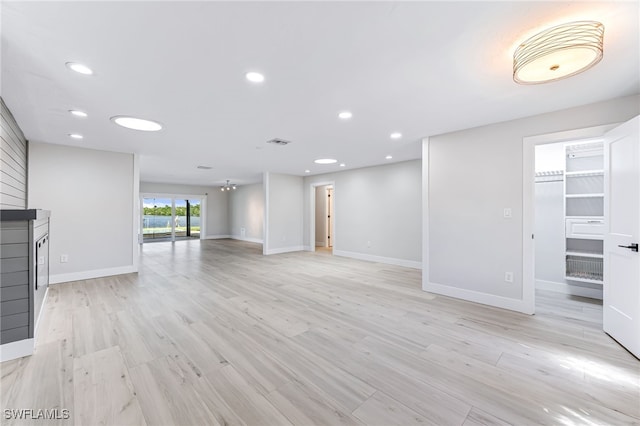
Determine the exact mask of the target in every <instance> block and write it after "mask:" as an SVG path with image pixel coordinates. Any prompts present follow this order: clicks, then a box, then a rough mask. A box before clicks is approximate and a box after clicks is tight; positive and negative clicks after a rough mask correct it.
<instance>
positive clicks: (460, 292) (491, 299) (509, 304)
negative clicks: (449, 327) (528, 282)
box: [423, 283, 532, 314]
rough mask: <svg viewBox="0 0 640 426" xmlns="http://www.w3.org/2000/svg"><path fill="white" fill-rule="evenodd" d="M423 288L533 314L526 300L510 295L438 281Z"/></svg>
mask: <svg viewBox="0 0 640 426" xmlns="http://www.w3.org/2000/svg"><path fill="white" fill-rule="evenodd" d="M423 290H425V291H428V292H431V293H436V294H441V295H444V296H449V297H455V298H456V299H462V300H467V301H469V302H474V303H481V304H483V305H488V306H494V307H496V308H502V309H509V310H511V311H516V312H522V313H523V314H532V312H530V311H529V310H528V306H526V304H525V303H524V301H523V300H520V299H511V298H508V297H503V296H496V295H494V294H489V293H480V292H477V291H473V290H467V289H464V288H459V287H452V286H449V285H443V284H437V283H428V284H427V285H426V288H425V287H423Z"/></svg>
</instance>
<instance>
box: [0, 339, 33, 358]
mask: <svg viewBox="0 0 640 426" xmlns="http://www.w3.org/2000/svg"><path fill="white" fill-rule="evenodd" d="M34 347H35V339H24V340H18V341H17V342H11V343H5V344H4V345H0V362H5V361H11V360H12V359H16V358H22V357H23V356H29V355H33V349H34Z"/></svg>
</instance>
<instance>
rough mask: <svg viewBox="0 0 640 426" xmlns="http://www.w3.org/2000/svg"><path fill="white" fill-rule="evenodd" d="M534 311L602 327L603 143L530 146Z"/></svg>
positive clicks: (592, 141) (561, 143)
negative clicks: (532, 150)
mask: <svg viewBox="0 0 640 426" xmlns="http://www.w3.org/2000/svg"><path fill="white" fill-rule="evenodd" d="M534 186H535V190H534V198H535V201H534V204H535V220H534V235H535V240H534V242H535V267H534V269H535V291H536V293H535V301H536V304H535V309H536V312H538V313H545V314H548V315H561V316H563V317H570V318H574V319H575V320H577V321H581V322H582V323H584V324H585V325H586V324H589V325H590V327H592V328H593V329H596V330H598V329H602V296H603V282H604V281H603V258H604V256H603V238H604V234H603V233H601V232H600V231H601V230H602V229H603V225H604V217H603V215H604V195H605V194H604V192H605V190H604V146H603V142H602V140H600V139H587V140H579V141H567V142H556V143H549V144H540V145H536V146H535V184H534Z"/></svg>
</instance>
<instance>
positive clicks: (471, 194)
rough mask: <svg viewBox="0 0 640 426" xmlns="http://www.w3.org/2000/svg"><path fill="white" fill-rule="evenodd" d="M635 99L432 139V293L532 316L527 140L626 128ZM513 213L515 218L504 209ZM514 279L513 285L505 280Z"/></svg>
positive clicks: (637, 106) (428, 283)
mask: <svg viewBox="0 0 640 426" xmlns="http://www.w3.org/2000/svg"><path fill="white" fill-rule="evenodd" d="M639 101H640V97H639V96H637V95H636V96H630V97H625V98H620V99H614V100H610V101H606V102H600V103H596V104H592V105H586V106H582V107H578V108H572V109H568V110H563V111H557V112H553V113H547V114H542V115H538V116H533V117H527V118H523V119H518V120H512V121H508V122H503V123H498V124H492V125H488V126H483V127H478V128H474V129H468V130H463V131H459V132H454V133H448V134H444V135H438V136H431V137H429V138H428V139H427V140H425V142H424V144H425V147H424V148H423V152H426V153H427V154H426V155H427V156H428V164H426V165H425V175H426V182H425V185H423V196H424V197H428V205H429V210H428V214H427V215H425V223H426V224H428V227H426V226H425V241H426V242H427V244H428V246H427V247H428V254H427V259H426V261H425V262H424V263H423V268H424V269H425V270H427V273H423V288H424V289H425V290H427V291H432V292H436V293H441V294H446V295H450V296H454V297H460V298H464V299H468V300H473V301H476V302H481V303H487V304H491V305H495V306H501V307H504V308H508V309H514V310H520V311H522V312H526V311H527V310H526V309H525V305H524V303H523V294H522V293H523V288H522V270H523V261H522V247H523V240H522V226H523V220H522V218H523V213H522V203H523V188H522V173H523V172H522V170H523V168H522V155H523V142H522V140H523V137H525V136H533V135H541V134H546V133H553V132H560V131H565V130H571V129H580V128H585V127H592V126H597V125H602V124H608V123H616V122H623V121H626V120H628V119H630V118H631V117H633V116H635V115H637V114H638V113H639V112H640V111H639V110H640V102H639ZM506 207H509V208H511V209H512V212H513V217H512V218H511V219H505V218H503V209H504V208H506ZM507 271H509V272H513V273H514V282H513V283H507V282H505V280H504V276H505V272H507Z"/></svg>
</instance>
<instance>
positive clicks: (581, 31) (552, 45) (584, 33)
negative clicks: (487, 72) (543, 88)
mask: <svg viewBox="0 0 640 426" xmlns="http://www.w3.org/2000/svg"><path fill="white" fill-rule="evenodd" d="M603 40H604V25H603V24H602V23H601V22H597V21H576V22H570V23H567V24H562V25H558V26H555V27H552V28H549V29H547V30H545V31H542V32H540V33H538V34H536V35H534V36H533V37H530V38H529V39H527V40H525V41H524V42H522V43H521V44H520V46H518V48H517V49H516V50H515V52H514V54H513V80H514V81H515V82H516V83H519V84H540V83H546V82H550V81H556V80H561V79H564V78H568V77H571V76H573V75H576V74H578V73H581V72H584V71H586V70H588V69H589V68H591V67H593V66H594V65H596V64H597V63H598V62H600V60H601V59H602V56H603Z"/></svg>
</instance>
